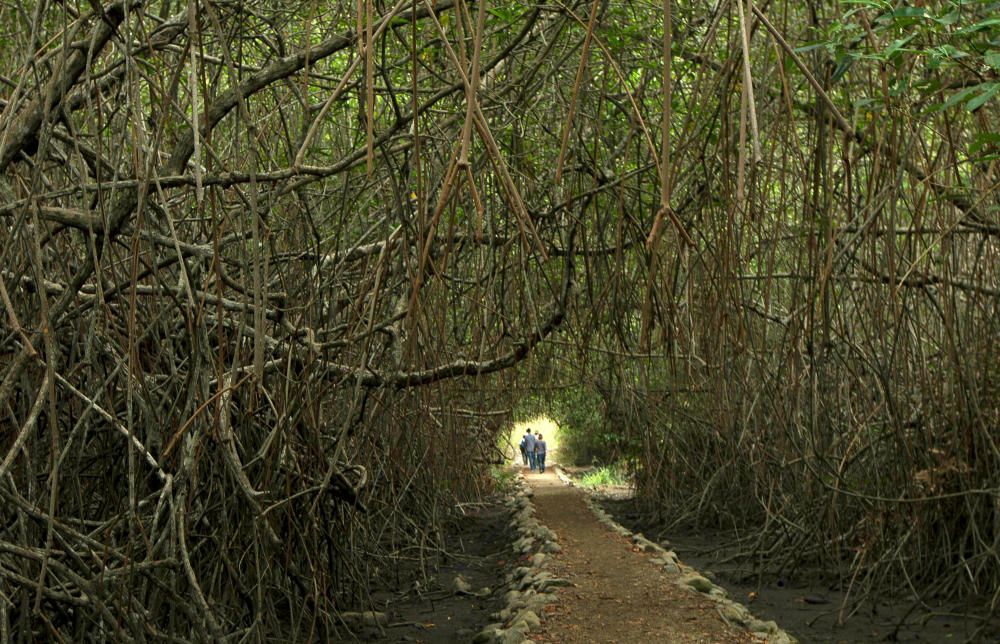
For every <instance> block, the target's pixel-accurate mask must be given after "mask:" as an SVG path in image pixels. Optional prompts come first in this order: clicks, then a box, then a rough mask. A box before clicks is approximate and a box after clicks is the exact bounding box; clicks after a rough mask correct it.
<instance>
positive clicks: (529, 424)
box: [505, 415, 559, 465]
mask: <svg viewBox="0 0 1000 644" xmlns="http://www.w3.org/2000/svg"><path fill="white" fill-rule="evenodd" d="M528 429H530V430H531V433H532V434H535V433H537V432H541V433H542V438H544V439H545V446H546V447H547V448H548V456H547V457H546V462H547V464H549V465H551V464H552V463H555V462H557V461H558V460H559V425H558V424H557V423H556V421H554V420H552V419H551V418H549V417H548V416H544V415H542V416H536V417H534V418H532V419H531V420H525V421H521V422H518V423H514V427H513V428H512V429H511V430H510V447H509V448H508V449H507V450H505V455H506V456H507V458H508V459H509V460H513V461H516V462H518V463H520V462H521V454H520V452H519V451H518V449H517V446H518V444H519V443H520V442H521V437H522V436H524V432H525V430H528Z"/></svg>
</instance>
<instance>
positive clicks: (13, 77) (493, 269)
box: [0, 0, 1000, 641]
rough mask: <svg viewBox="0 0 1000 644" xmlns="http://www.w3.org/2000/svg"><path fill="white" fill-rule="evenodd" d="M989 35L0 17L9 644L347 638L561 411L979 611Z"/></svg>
mask: <svg viewBox="0 0 1000 644" xmlns="http://www.w3.org/2000/svg"><path fill="white" fill-rule="evenodd" d="M998 15H1000V3H998V2H980V1H975V2H972V1H966V0H929V1H927V2H920V3H917V2H905V1H902V2H896V3H889V2H885V1H883V0H842V1H840V2H829V1H823V2H821V1H819V0H813V1H810V2H805V3H802V2H791V1H788V0H778V1H776V2H764V1H763V0H718V1H714V2H711V3H703V2H691V1H689V0H664V2H662V3H647V2H639V1H630V0H623V1H616V2H607V1H601V0H593V1H592V2H582V1H570V2H563V1H562V0H556V2H553V3H533V2H527V1H525V2H487V1H486V0H480V1H478V2H474V1H473V0H437V1H434V0H400V1H399V2H397V3H395V4H392V3H389V2H382V1H379V2H376V1H375V0H357V2H343V1H340V0H311V1H309V2H305V1H300V0H295V1H291V2H265V1H259V0H188V1H187V2H179V1H174V0H155V1H153V0H151V1H144V0H120V1H115V2H110V3H105V4H101V3H100V2H98V1H97V0H92V1H90V2H83V1H82V0H64V1H61V2H48V1H47V0H32V1H30V2H16V1H13V0H0V16H2V17H3V19H2V20H0V220H2V226H0V302H2V308H3V318H2V322H0V639H3V640H6V639H7V637H6V634H8V633H11V632H14V633H20V634H21V635H20V636H19V637H21V638H22V639H24V640H27V639H30V637H31V634H34V637H40V638H43V639H49V638H55V637H59V638H63V639H66V640H70V641H104V640H105V639H108V638H112V637H113V638H115V639H128V640H144V639H171V638H173V639H196V640H207V639H212V638H222V637H223V636H224V635H228V634H236V635H238V636H240V637H242V636H244V635H245V636H248V637H249V638H251V639H253V640H255V641H261V640H264V639H267V638H272V637H274V638H279V639H280V638H292V639H297V640H300V639H309V638H310V637H314V638H316V639H325V638H328V637H330V636H331V635H330V634H331V633H334V632H336V630H337V629H338V628H339V626H338V622H337V620H336V615H337V613H338V612H340V611H343V610H348V609H353V608H356V607H358V606H359V605H363V604H364V602H365V601H366V597H367V589H368V588H369V587H370V584H371V583H372V580H376V579H378V578H379V577H380V576H386V575H391V574H392V564H391V562H392V561H393V560H394V558H399V557H410V558H414V557H415V558H422V557H424V556H427V555H428V553H429V552H431V551H432V550H433V549H434V548H435V547H436V545H437V544H438V543H439V541H440V539H441V525H442V522H443V521H444V520H445V519H446V517H447V516H448V513H449V511H450V508H451V507H452V505H453V504H454V503H455V502H456V501H462V500H468V499H472V498H476V497H478V496H479V495H480V494H483V493H485V492H486V491H487V490H488V489H489V487H490V485H491V478H490V469H489V468H490V465H491V464H494V463H496V462H497V461H498V460H499V459H500V458H501V450H502V447H503V445H502V437H504V436H506V433H507V430H508V428H509V423H510V421H511V420H512V419H513V418H514V417H515V416H517V415H518V414H523V413H527V412H528V411H536V410H542V409H544V410H549V411H550V413H552V414H554V415H556V416H557V417H558V418H559V419H560V420H561V421H562V422H564V423H565V424H567V425H570V426H572V430H573V432H575V434H576V436H577V439H576V440H577V442H578V443H579V445H580V447H579V450H578V451H579V452H580V453H583V452H586V451H587V450H590V451H592V452H597V453H601V454H605V455H610V454H613V455H614V456H615V457H617V458H621V459H624V460H625V461H626V462H627V463H628V464H629V467H630V468H631V470H632V471H633V473H634V475H635V478H636V484H637V492H638V494H639V495H640V497H641V499H642V500H643V502H644V503H645V504H646V507H648V508H649V511H650V512H651V513H654V514H659V515H662V516H670V517H674V518H679V517H689V518H690V517H693V518H694V519H695V520H696V521H698V522H702V523H706V524H710V525H720V526H723V525H724V526H739V527H741V528H749V529H751V530H750V533H751V534H753V535H755V539H756V540H755V541H754V542H753V543H752V545H751V546H750V547H749V548H750V550H752V551H753V552H754V555H753V556H755V557H766V558H769V559H771V560H772V561H775V562H781V565H788V566H795V565H798V564H800V563H803V562H805V561H808V562H811V563H818V564H821V565H824V566H826V567H828V568H829V569H831V570H835V571H837V574H839V575H840V576H841V577H842V578H843V579H844V580H845V586H846V585H848V583H849V584H850V585H851V587H852V588H854V589H859V588H878V587H881V586H883V585H887V584H893V583H897V581H898V580H900V579H905V580H906V583H907V584H911V585H912V586H913V588H914V589H915V590H918V591H920V592H924V590H923V589H926V588H928V587H930V584H934V588H935V592H938V593H940V594H943V595H948V596H958V597H962V596H971V595H977V594H986V595H987V596H988V597H987V602H989V601H990V600H992V604H993V606H994V608H995V606H996V604H997V599H998V596H997V595H996V594H995V593H996V592H997V590H996V589H997V588H1000V446H998V440H1000V438H998V437H1000V434H998V431H997V430H998V426H1000V355H998V352H1000V311H998V303H1000V270H998V267H1000V193H998V190H997V188H998V186H1000V134H998V132H1000V18H997V16H998ZM665 25H666V26H668V27H669V28H667V29H665V28H664V26H665ZM990 596H991V597H990Z"/></svg>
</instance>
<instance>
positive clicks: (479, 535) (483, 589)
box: [339, 499, 518, 644]
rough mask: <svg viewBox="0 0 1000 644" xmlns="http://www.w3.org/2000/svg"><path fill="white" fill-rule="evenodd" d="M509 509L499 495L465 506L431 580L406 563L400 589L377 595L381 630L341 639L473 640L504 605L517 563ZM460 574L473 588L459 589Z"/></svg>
mask: <svg viewBox="0 0 1000 644" xmlns="http://www.w3.org/2000/svg"><path fill="white" fill-rule="evenodd" d="M510 520H511V515H510V512H509V511H508V510H507V509H506V508H505V507H504V506H503V505H502V502H501V500H500V499H495V500H493V501H490V502H486V503H483V504H478V505H474V506H465V507H464V514H462V513H459V514H458V515H457V516H456V518H455V521H454V522H453V523H452V525H451V526H450V529H449V532H448V534H447V537H446V538H447V548H446V551H447V554H446V555H444V556H443V557H442V558H441V560H440V561H439V562H438V564H437V565H436V567H435V568H434V569H432V570H430V571H429V572H428V575H427V578H426V581H423V582H421V581H420V580H421V578H423V574H422V573H421V571H420V570H419V569H417V568H416V566H415V565H414V564H413V563H406V562H401V563H400V564H399V565H400V566H401V567H402V568H403V569H402V570H400V574H399V578H400V579H401V580H408V581H405V582H403V583H402V584H401V587H398V588H383V589H379V590H377V591H375V592H373V594H372V606H373V608H374V609H375V610H377V611H382V612H385V613H386V617H387V622H388V623H387V624H386V625H385V626H383V627H381V628H378V627H366V628H362V629H359V630H356V632H355V633H354V636H353V637H345V638H343V639H341V640H339V641H340V642H415V643H422V644H445V643H449V644H450V643H453V642H469V641H471V640H472V638H473V637H474V636H475V635H476V633H478V632H479V631H480V630H482V628H483V627H485V626H486V625H487V624H488V623H490V622H493V621H495V620H493V619H491V618H490V615H491V614H492V613H495V612H497V611H499V610H500V609H501V608H502V607H503V592H504V591H505V590H506V589H505V588H501V585H502V583H503V577H504V574H505V573H506V572H507V571H508V570H509V569H510V567H511V565H516V564H517V563H518V562H514V561H512V560H511V559H512V555H511V547H510V544H511V543H512V542H513V541H514V539H515V536H514V535H513V533H512V531H511V529H510V526H509V523H510ZM457 576H461V577H462V579H463V580H464V581H465V582H467V583H468V590H467V591H464V592H460V593H456V592H455V585H454V584H455V578H456V577H457Z"/></svg>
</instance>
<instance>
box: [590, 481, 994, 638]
mask: <svg viewBox="0 0 1000 644" xmlns="http://www.w3.org/2000/svg"><path fill="white" fill-rule="evenodd" d="M601 504H602V505H603V507H604V508H605V510H607V511H608V512H610V513H611V514H613V515H614V517H615V519H616V520H617V521H618V522H619V523H621V524H622V525H623V526H625V527H626V528H628V529H629V530H632V531H633V532H641V533H642V534H644V535H645V536H646V537H647V538H649V539H651V540H653V541H656V542H658V543H660V544H662V545H664V546H665V547H668V548H672V549H673V550H674V551H675V552H676V553H677V555H678V556H679V557H680V559H681V561H683V562H684V563H686V564H688V565H690V566H693V567H694V568H696V569H698V570H700V571H702V572H703V573H704V574H705V576H707V577H709V578H710V579H712V580H713V581H715V582H716V583H717V584H719V585H721V586H723V587H724V588H725V589H726V590H727V591H728V592H729V594H730V596H731V597H732V598H733V599H735V600H736V601H739V602H741V603H743V604H745V605H747V606H748V607H749V608H750V609H751V610H752V611H753V612H754V614H755V615H757V616H758V617H760V618H761V619H765V620H774V621H776V622H777V623H778V624H780V625H781V627H782V628H784V629H785V630H787V631H788V632H789V633H790V634H792V635H794V636H795V637H797V638H798V639H799V640H800V641H801V642H836V643H838V644H839V643H849V644H854V643H856V642H928V643H931V642H933V643H939V642H998V641H1000V619H998V618H996V617H993V619H992V620H988V621H987V620H984V619H982V618H979V617H976V615H984V614H988V612H989V610H988V602H989V599H990V598H989V597H974V598H970V599H969V601H968V602H966V603H959V602H950V603H947V602H942V603H939V604H930V603H927V604H922V603H920V602H918V601H916V600H915V598H913V597H912V596H910V597H907V596H902V595H899V596H889V595H885V594H880V595H877V596H854V595H851V596H850V597H847V595H846V593H845V592H843V589H842V588H840V582H839V580H838V579H837V578H836V576H835V575H831V574H830V573H829V572H827V571H822V570H816V569H805V568H800V569H797V570H784V571H777V570H771V569H768V568H767V567H766V566H765V567H764V569H763V570H762V571H757V570H754V567H753V565H752V561H750V560H748V559H747V557H745V556H742V554H743V553H741V548H740V546H739V539H738V535H736V534H735V533H734V532H732V531H723V530H707V529H693V528H692V527H690V526H679V527H678V526H675V527H671V528H669V529H667V528H665V527H664V526H663V525H662V524H657V523H654V522H652V521H650V520H649V519H648V517H647V516H646V515H645V514H644V513H643V512H642V511H641V510H640V508H639V507H638V506H637V503H636V501H635V500H634V499H603V500H602V501H601ZM845 597H846V598H847V601H846V602H845Z"/></svg>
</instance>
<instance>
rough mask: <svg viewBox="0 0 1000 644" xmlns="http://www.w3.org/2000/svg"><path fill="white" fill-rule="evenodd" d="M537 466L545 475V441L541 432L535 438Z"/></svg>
mask: <svg viewBox="0 0 1000 644" xmlns="http://www.w3.org/2000/svg"><path fill="white" fill-rule="evenodd" d="M535 464H536V465H538V471H539V472H540V473H542V474H545V439H543V438H542V433H541V432H538V436H536V437H535Z"/></svg>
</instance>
